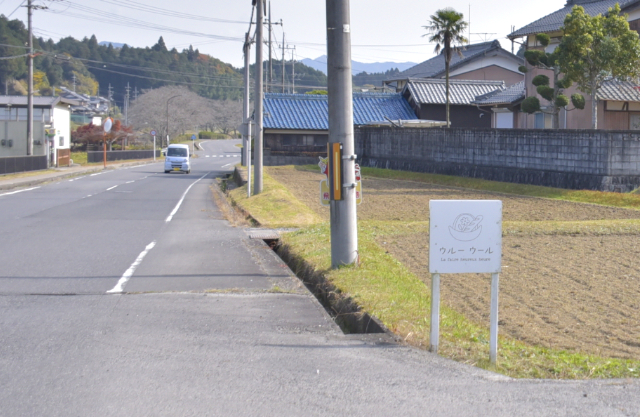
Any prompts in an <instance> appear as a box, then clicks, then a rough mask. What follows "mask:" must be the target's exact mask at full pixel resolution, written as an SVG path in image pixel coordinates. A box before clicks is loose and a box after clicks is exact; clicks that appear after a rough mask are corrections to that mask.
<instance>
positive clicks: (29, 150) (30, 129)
mask: <svg viewBox="0 0 640 417" xmlns="http://www.w3.org/2000/svg"><path fill="white" fill-rule="evenodd" d="M31 3H32V0H29V1H28V3H27V16H28V19H27V20H28V26H29V58H28V61H29V65H28V66H29V73H28V75H27V77H28V78H29V91H28V98H27V155H33V26H32V22H31V20H32V15H33V5H32V4H31Z"/></svg>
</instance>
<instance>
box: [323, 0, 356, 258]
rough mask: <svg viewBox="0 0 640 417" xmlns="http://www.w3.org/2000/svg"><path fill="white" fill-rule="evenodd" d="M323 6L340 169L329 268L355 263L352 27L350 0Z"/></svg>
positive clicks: (329, 0)
mask: <svg viewBox="0 0 640 417" xmlns="http://www.w3.org/2000/svg"><path fill="white" fill-rule="evenodd" d="M326 7H327V56H328V59H327V70H328V89H329V148H333V149H339V148H340V147H341V148H342V149H341V152H339V151H337V152H336V153H337V155H339V160H336V161H335V163H336V167H339V169H341V171H342V173H341V175H337V176H336V177H337V180H338V181H340V183H337V184H334V186H335V187H337V188H338V189H339V190H338V191H340V192H338V193H337V194H336V195H338V196H339V199H333V198H332V201H331V203H330V210H331V267H332V268H338V267H340V266H342V265H351V264H355V263H357V262H358V230H357V222H358V219H357V213H356V181H355V162H356V161H355V159H356V155H355V154H354V149H355V146H354V138H353V92H352V91H353V88H352V80H351V27H350V24H349V22H350V14H349V0H326ZM332 195H333V194H332Z"/></svg>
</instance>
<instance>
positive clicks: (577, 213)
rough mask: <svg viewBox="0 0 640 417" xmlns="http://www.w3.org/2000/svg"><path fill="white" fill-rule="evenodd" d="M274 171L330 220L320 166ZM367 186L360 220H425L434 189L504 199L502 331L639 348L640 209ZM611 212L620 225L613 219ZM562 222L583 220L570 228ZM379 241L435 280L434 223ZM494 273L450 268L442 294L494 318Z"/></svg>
mask: <svg viewBox="0 0 640 417" xmlns="http://www.w3.org/2000/svg"><path fill="white" fill-rule="evenodd" d="M268 171H269V174H270V175H271V176H273V177H274V178H275V179H276V180H277V181H279V182H281V183H282V184H284V185H285V186H287V187H288V188H289V189H290V190H291V191H292V192H293V193H294V195H295V196H296V197H297V198H299V199H300V200H301V201H303V202H305V203H306V204H307V205H308V206H309V207H311V208H312V209H313V210H314V211H316V212H317V213H318V214H320V215H321V216H322V218H324V219H327V220H328V218H329V210H328V208H326V207H322V206H320V203H319V185H318V184H319V181H320V180H321V179H322V178H323V176H322V175H321V174H319V173H318V174H316V173H313V172H308V171H303V170H296V169H292V168H291V167H271V168H269V169H268ZM363 195H364V201H363V203H362V205H360V206H359V207H358V218H359V220H361V221H366V220H375V221H382V222H393V223H396V222H399V223H403V222H424V221H428V219H429V200H432V199H474V200H476V199H498V200H502V201H503V222H504V229H505V233H504V238H503V263H502V264H503V272H502V274H501V275H500V331H501V333H502V334H508V335H510V336H512V337H514V338H516V339H520V340H523V341H526V342H528V343H531V344H534V345H539V346H545V347H551V348H555V349H567V350H578V351H581V352H585V353H593V354H597V355H602V356H610V357H621V358H634V359H639V358H640V262H639V261H638V259H639V257H640V256H639V255H640V232H639V230H640V227H638V222H637V221H636V220H638V219H640V211H637V210H629V209H621V208H612V207H604V206H596V205H591V204H583V203H572V202H565V201H556V200H550V199H542V198H535V197H521V196H516V195H507V194H499V193H490V192H484V191H475V190H466V189H460V188H450V187H443V186H438V185H432V184H426V183H421V182H411V181H398V180H387V179H375V178H364V179H363ZM611 221H616V222H615V224H616V225H618V228H613V229H611V228H608V227H606V226H607V225H610V223H611ZM514 222H517V223H514ZM564 222H573V223H571V224H572V225H573V226H572V227H573V228H574V229H576V228H580V226H581V225H582V224H584V225H585V227H586V228H585V230H583V231H581V232H580V233H574V232H572V233H567V232H566V230H564V231H562V230H561V229H562V227H561V226H562V225H563V224H568V223H564ZM600 223H602V225H603V227H602V228H600V227H599V225H600ZM627 224H628V225H629V227H626V226H625V225H627ZM521 226H522V227H521ZM510 228H511V229H510ZM522 230H526V231H524V232H523V231H522ZM379 243H380V245H382V246H384V247H385V248H386V249H387V251H388V252H389V253H391V254H393V255H394V256H395V257H396V259H398V260H399V261H400V262H402V263H403V264H405V265H406V266H407V267H408V268H409V269H410V270H411V271H412V272H414V273H415V274H416V275H417V276H418V277H420V278H421V279H422V280H423V281H424V282H425V284H426V285H429V284H430V275H429V273H428V271H429V269H428V250H429V236H428V228H426V227H416V228H415V229H412V228H405V232H402V233H401V234H398V233H397V232H394V233H393V234H392V233H389V234H388V235H382V236H381V237H380V239H379ZM489 281H490V277H489V276H487V275H477V274H462V275H443V277H442V282H441V290H442V302H443V303H446V304H448V305H449V306H451V307H452V308H454V309H455V310H457V311H459V312H461V313H463V314H464V315H465V316H466V317H468V318H469V319H470V320H473V321H475V322H477V323H479V324H482V325H485V326H488V321H489Z"/></svg>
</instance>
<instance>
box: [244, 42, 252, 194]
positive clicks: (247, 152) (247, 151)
mask: <svg viewBox="0 0 640 417" xmlns="http://www.w3.org/2000/svg"><path fill="white" fill-rule="evenodd" d="M250 53H251V42H250V41H249V32H247V33H246V35H245V37H244V94H243V99H244V101H243V103H242V120H243V123H244V127H245V128H244V132H243V134H242V145H243V148H242V150H243V152H242V165H244V166H246V167H247V197H251V121H250V120H249V103H250V101H249V100H250V95H249V77H250V75H249V54H250Z"/></svg>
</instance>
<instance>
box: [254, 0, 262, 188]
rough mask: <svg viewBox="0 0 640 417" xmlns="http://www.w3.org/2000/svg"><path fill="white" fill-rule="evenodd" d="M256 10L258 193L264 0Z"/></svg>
mask: <svg viewBox="0 0 640 417" xmlns="http://www.w3.org/2000/svg"><path fill="white" fill-rule="evenodd" d="M256 7H257V11H258V17H257V20H256V74H255V75H256V82H255V84H256V85H255V106H254V113H253V114H254V121H255V126H256V131H255V134H254V138H255V139H254V142H255V146H256V150H255V153H254V154H255V156H254V160H255V168H256V172H255V179H254V183H253V193H254V194H255V195H258V194H260V193H262V161H263V160H262V156H263V155H262V146H263V143H262V134H263V132H262V114H263V108H262V98H263V90H262V88H263V87H262V84H263V82H262V80H263V78H262V77H263V75H262V73H263V68H262V66H263V59H262V48H263V47H264V39H263V38H264V37H263V34H262V32H263V29H264V25H263V20H264V2H263V0H258V1H257V6H256Z"/></svg>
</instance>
